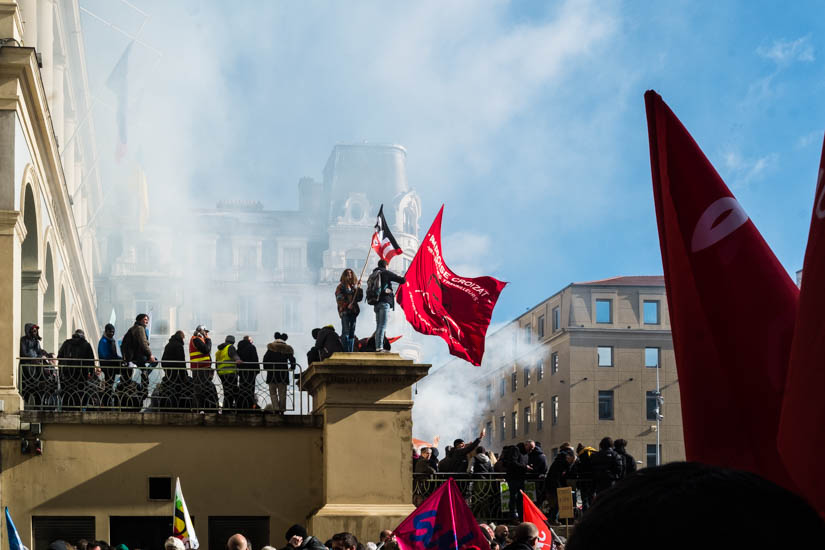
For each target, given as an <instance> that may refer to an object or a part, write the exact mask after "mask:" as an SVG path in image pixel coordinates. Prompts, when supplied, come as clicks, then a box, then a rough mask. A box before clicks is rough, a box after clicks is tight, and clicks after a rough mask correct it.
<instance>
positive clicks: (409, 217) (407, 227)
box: [404, 206, 417, 235]
mask: <svg viewBox="0 0 825 550" xmlns="http://www.w3.org/2000/svg"><path fill="white" fill-rule="evenodd" d="M404 233H409V234H410V235H416V234H417V231H416V230H415V210H413V209H412V208H411V207H409V206H408V207H407V208H405V209H404Z"/></svg>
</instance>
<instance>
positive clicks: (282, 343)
mask: <svg viewBox="0 0 825 550" xmlns="http://www.w3.org/2000/svg"><path fill="white" fill-rule="evenodd" d="M274 337H275V341H273V342H270V343H268V344H267V345H266V353H265V354H264V365H265V366H264V370H266V383H267V384H269V396H270V398H271V399H272V410H273V411H274V412H277V413H283V412H284V411H285V410H286V388H287V386H288V385H289V371H290V370H295V352H294V351H292V346H290V345H289V344H287V343H286V341H287V338H289V335H287V334H281V333H280V332H276V333H275V334H274Z"/></svg>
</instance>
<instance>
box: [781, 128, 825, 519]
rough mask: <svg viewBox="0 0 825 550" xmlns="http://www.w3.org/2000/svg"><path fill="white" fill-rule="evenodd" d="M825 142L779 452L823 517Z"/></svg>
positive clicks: (789, 367) (809, 236)
mask: <svg viewBox="0 0 825 550" xmlns="http://www.w3.org/2000/svg"><path fill="white" fill-rule="evenodd" d="M823 304H825V142H823V145H822V157H821V159H820V161H819V174H818V177H817V181H816V193H815V195H814V207H813V213H812V214H811V228H810V231H809V232H808V248H807V250H806V251H805V263H804V264H803V266H802V288H801V290H800V293H799V313H798V314H797V316H796V326H795V329H794V339H793V345H792V346H791V359H790V363H789V365H788V377H787V379H786V382H785V395H784V398H783V401H782V417H781V420H780V424H779V439H778V442H779V452H780V453H781V454H782V459H783V460H784V462H785V465H786V466H787V467H788V473H789V474H790V475H791V478H792V479H793V480H794V482H795V483H796V485H797V487H799V490H800V492H801V493H802V494H803V495H804V496H805V497H806V498H807V499H808V502H810V503H811V504H812V505H813V506H814V507H815V508H816V509H817V511H819V513H820V515H822V516H823V517H825V476H823V475H822V471H821V470H822V466H821V461H820V460H819V459H820V458H821V457H820V455H819V452H818V451H819V450H821V449H825V431H823V429H822V426H823V425H825V402H823V400H822V389H823V388H825V369H824V368H822V355H823V352H825V315H823V314H822V305H823Z"/></svg>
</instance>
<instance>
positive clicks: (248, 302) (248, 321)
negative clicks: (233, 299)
mask: <svg viewBox="0 0 825 550" xmlns="http://www.w3.org/2000/svg"><path fill="white" fill-rule="evenodd" d="M255 303H256V300H255V298H253V297H252V296H241V297H240V298H239V299H238V330H258V316H257V315H256V313H255Z"/></svg>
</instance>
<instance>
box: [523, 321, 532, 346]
mask: <svg viewBox="0 0 825 550" xmlns="http://www.w3.org/2000/svg"><path fill="white" fill-rule="evenodd" d="M524 343H526V344H527V345H528V346H529V345H530V344H532V343H533V325H532V324H531V323H527V324H526V325H524Z"/></svg>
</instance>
